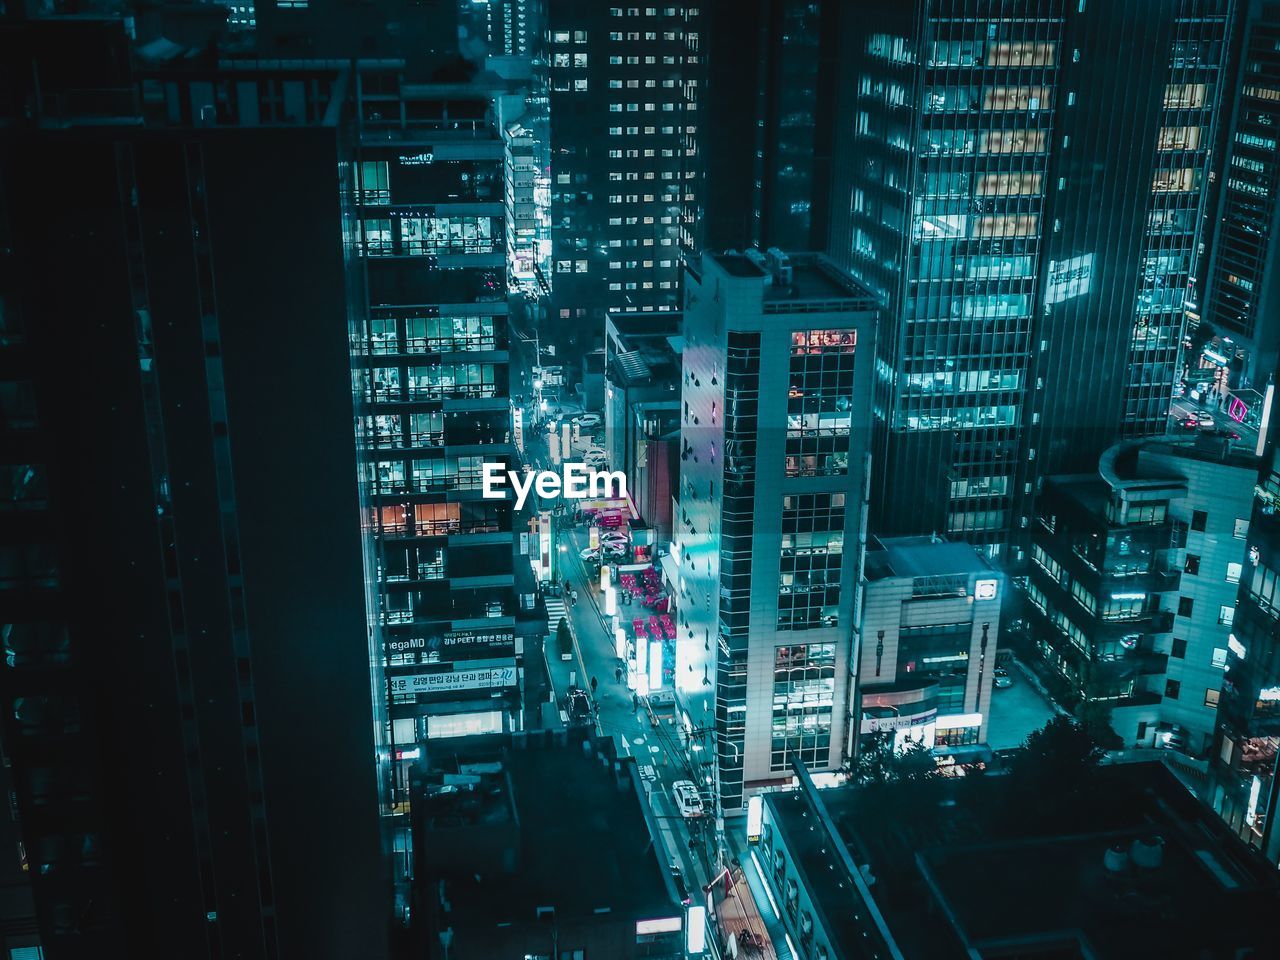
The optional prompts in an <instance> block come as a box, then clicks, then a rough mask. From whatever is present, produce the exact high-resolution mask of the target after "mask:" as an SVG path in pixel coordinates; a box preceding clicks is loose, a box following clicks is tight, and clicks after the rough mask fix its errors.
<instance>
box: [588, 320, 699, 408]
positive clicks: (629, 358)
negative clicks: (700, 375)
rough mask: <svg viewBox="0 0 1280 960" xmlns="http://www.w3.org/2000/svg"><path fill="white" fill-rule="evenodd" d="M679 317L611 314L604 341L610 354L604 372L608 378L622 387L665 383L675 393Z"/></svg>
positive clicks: (678, 374)
mask: <svg viewBox="0 0 1280 960" xmlns="http://www.w3.org/2000/svg"><path fill="white" fill-rule="evenodd" d="M682 316H683V314H681V313H679V312H677V311H665V312H659V313H613V312H611V313H610V314H609V323H608V337H607V340H608V341H609V343H610V347H611V351H610V355H609V357H608V360H607V366H606V370H605V372H606V374H607V375H608V377H609V378H610V379H611V380H612V381H613V382H614V383H616V384H618V385H620V386H623V387H633V386H639V385H643V384H650V383H665V384H668V385H670V386H671V387H672V389H673V390H674V389H675V387H676V385H678V384H679V382H680V350H681V349H682V345H681V340H680V325H681V319H682ZM614 346H616V348H617V349H616V351H614V350H613V349H612V348H613V347H614Z"/></svg>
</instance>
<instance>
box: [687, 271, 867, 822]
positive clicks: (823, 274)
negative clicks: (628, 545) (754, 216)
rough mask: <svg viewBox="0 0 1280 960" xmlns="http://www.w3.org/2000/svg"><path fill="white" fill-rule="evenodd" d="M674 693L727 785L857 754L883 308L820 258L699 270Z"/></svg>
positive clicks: (744, 787) (693, 292)
mask: <svg viewBox="0 0 1280 960" xmlns="http://www.w3.org/2000/svg"><path fill="white" fill-rule="evenodd" d="M685 284H686V290H685V314H684V333H685V340H684V352H683V358H684V376H683V387H682V411H681V422H680V464H679V466H680V486H679V492H678V493H677V495H676V500H677V503H678V507H677V516H676V517H675V518H674V520H673V526H674V528H675V540H674V543H675V547H674V548H673V549H674V552H675V554H676V555H677V557H678V562H679V572H678V576H677V579H678V585H677V586H678V591H677V594H676V597H675V604H676V627H677V630H676V640H675V651H674V653H675V657H674V665H675V688H676V694H677V696H678V697H679V698H680V699H681V701H682V702H683V703H684V706H685V710H686V712H687V713H688V715H689V717H690V722H691V724H692V726H693V727H694V728H695V729H698V730H700V731H702V732H705V733H707V734H714V743H715V748H716V752H717V758H718V765H717V770H716V772H717V774H718V777H719V788H720V796H721V798H722V802H723V806H724V810H725V812H727V813H737V812H740V810H741V808H742V806H743V804H744V802H745V797H746V791H748V790H750V789H752V788H757V789H758V788H760V787H764V786H767V785H769V784H772V783H776V782H779V781H785V780H788V779H789V778H790V772H789V771H790V769H791V763H792V761H793V760H796V759H800V760H803V761H804V762H805V764H806V765H808V766H809V767H811V768H812V769H814V770H818V771H830V770H835V769H838V768H839V766H840V764H841V762H842V760H843V739H844V738H843V734H844V724H845V722H846V719H847V717H848V713H849V702H848V695H849V676H850V673H851V667H850V658H851V657H852V656H853V647H854V640H853V637H854V633H855V631H856V629H857V623H858V613H857V608H858V597H859V594H860V582H861V577H862V553H863V546H864V531H865V504H866V498H867V481H868V476H869V451H870V403H871V389H872V376H873V368H874V362H873V360H874V348H875V336H876V329H875V323H876V303H875V300H874V298H873V297H871V295H870V294H868V293H867V292H866V291H865V290H863V289H862V288H860V287H859V286H858V285H857V284H855V283H854V282H853V281H852V280H851V279H850V278H849V277H848V276H847V275H845V274H843V273H841V272H840V271H838V270H836V269H835V268H834V267H832V265H831V264H830V263H828V262H827V261H826V260H825V259H824V258H822V257H820V256H809V257H800V256H793V257H788V256H787V255H785V254H782V253H780V252H778V251H771V252H770V255H769V257H768V258H766V257H764V256H763V255H761V254H759V253H758V252H757V251H751V252H750V253H749V254H747V255H744V254H739V253H727V254H704V255H703V256H702V258H701V260H700V261H691V262H690V263H689V265H688V267H687V275H686V278H685Z"/></svg>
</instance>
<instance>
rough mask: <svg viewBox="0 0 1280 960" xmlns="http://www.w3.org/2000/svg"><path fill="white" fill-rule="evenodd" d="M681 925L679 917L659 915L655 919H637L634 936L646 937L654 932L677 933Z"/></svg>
mask: <svg viewBox="0 0 1280 960" xmlns="http://www.w3.org/2000/svg"><path fill="white" fill-rule="evenodd" d="M681 926H682V924H681V922H680V918H679V917H660V918H659V919H657V920H637V921H636V936H637V937H646V936H650V935H652V934H655V933H679V931H680V927H681Z"/></svg>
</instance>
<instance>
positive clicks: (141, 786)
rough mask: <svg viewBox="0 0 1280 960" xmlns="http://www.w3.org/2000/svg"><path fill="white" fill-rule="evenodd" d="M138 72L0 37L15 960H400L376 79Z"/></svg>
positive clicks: (0, 367) (15, 29) (88, 36)
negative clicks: (342, 121) (348, 106)
mask: <svg viewBox="0 0 1280 960" xmlns="http://www.w3.org/2000/svg"><path fill="white" fill-rule="evenodd" d="M129 63H130V58H129V51H128V47H127V41H126V39H125V32H124V27H123V24H122V23H121V22H119V21H109V20H90V19H85V20H79V19H77V20H73V21H70V22H33V23H28V24H20V23H19V24H13V23H7V24H5V25H4V26H3V27H0V90H3V94H0V126H3V128H4V129H3V137H2V139H0V184H2V185H3V190H4V194H3V200H0V208H3V209H4V211H5V214H4V217H3V221H2V222H0V232H2V233H3V239H0V250H3V254H2V255H0V270H3V274H4V281H3V283H0V290H3V294H2V295H0V316H2V317H3V334H0V411H2V414H0V416H2V420H0V430H2V431H3V440H2V441H0V450H2V451H3V453H2V454H0V459H2V462H3V473H2V475H3V477H4V483H3V489H2V493H0V633H2V634H3V642H4V648H5V654H4V657H5V661H4V664H3V665H2V666H0V697H2V698H3V701H4V703H3V709H4V715H5V718H6V720H5V722H4V725H3V733H2V735H3V741H4V753H5V766H6V767H7V768H8V769H7V773H8V774H10V775H11V778H12V791H13V792H12V794H11V808H10V809H11V810H12V811H13V812H14V813H15V814H16V816H17V818H18V824H17V829H18V833H19V836H20V841H21V846H10V847H8V848H7V849H6V851H5V854H6V856H8V857H15V856H22V857H23V858H24V861H25V862H24V863H23V865H22V869H23V870H25V871H26V872H27V874H28V876H29V877H30V880H31V884H32V888H33V892H34V897H35V904H36V914H37V918H38V931H39V934H38V935H39V942H38V944H34V945H33V944H32V943H31V940H30V938H24V939H16V938H13V937H12V935H13V934H14V933H15V932H17V931H15V930H14V929H12V928H9V927H8V926H7V925H6V927H5V929H4V931H3V932H2V933H0V936H3V937H4V938H5V939H4V941H3V945H4V947H5V948H6V949H5V951H4V952H5V956H33V955H34V956H40V955H41V954H40V953H39V952H36V953H34V954H33V953H30V952H28V953H20V952H19V953H15V952H13V951H15V950H20V949H29V948H30V947H31V946H40V947H42V948H43V950H44V953H43V955H44V956H47V957H49V958H51V960H59V958H86V960H102V958H113V957H124V956H157V957H160V956H164V957H189V958H219V957H221V958H230V957H242V958H255V960H257V958H261V960H266V958H285V960H287V958H295V957H297V958H300V957H308V958H328V957H332V958H338V957H350V956H361V957H379V956H386V953H387V927H388V920H389V917H390V916H391V895H390V884H389V879H388V877H387V876H386V875H384V874H385V863H384V861H383V858H382V844H381V841H380V838H379V826H378V811H379V780H378V778H377V777H376V775H375V761H376V753H375V736H374V730H375V727H374V723H373V722H372V721H373V718H374V716H375V708H376V700H374V699H373V698H371V692H370V691H371V687H373V686H376V688H377V689H378V690H381V687H382V684H381V681H380V679H379V678H378V677H377V673H376V664H377V660H376V656H377V652H376V651H371V649H370V647H371V643H370V641H371V637H370V635H369V633H368V629H367V628H368V624H367V622H366V617H365V605H366V587H365V582H366V578H365V568H364V565H363V564H362V540H363V538H362V534H361V529H360V520H359V513H360V510H359V499H358V498H359V487H358V482H357V473H356V465H357V453H356V446H355V440H354V436H353V434H352V431H351V422H352V417H353V413H354V411H353V403H352V394H351V388H350V363H349V355H348V348H347V333H346V331H347V323H348V311H350V310H353V309H355V308H357V307H358V306H359V305H358V303H357V302H356V301H354V300H353V299H352V298H350V297H349V296H348V290H349V289H350V288H349V287H348V286H347V273H346V270H345V269H344V255H343V243H342V230H341V221H342V215H343V208H342V205H341V204H342V198H341V197H340V195H339V193H338V191H337V190H336V189H335V187H334V185H335V177H336V174H337V172H338V170H339V165H340V163H341V162H342V161H343V158H344V155H345V154H344V147H343V139H342V137H341V136H340V131H339V127H338V124H337V119H338V118H339V117H340V116H341V108H342V105H343V101H344V96H345V91H347V90H349V89H350V81H351V76H350V73H349V71H348V70H347V68H346V67H345V66H344V65H317V66H313V67H304V66H302V65H296V64H295V65H294V66H293V68H292V69H290V70H288V71H280V72H276V71H273V70H270V69H263V68H261V66H260V65H254V64H248V65H244V66H243V67H242V68H239V69H228V70H221V69H212V68H208V67H205V66H199V65H193V66H191V67H189V68H187V69H177V70H169V71H157V72H154V73H149V74H146V75H131V74H130V72H129V67H128V64H129ZM285 238H287V242H282V240H284V239H285ZM371 656H373V657H375V659H374V665H375V673H374V675H373V680H372V683H371V674H370V665H371V663H370V662H371ZM7 909H8V908H7V906H6V912H7Z"/></svg>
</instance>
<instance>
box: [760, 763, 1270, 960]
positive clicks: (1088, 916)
mask: <svg viewBox="0 0 1280 960" xmlns="http://www.w3.org/2000/svg"><path fill="white" fill-rule="evenodd" d="M1096 776H1097V779H1096V781H1094V782H1093V784H1092V785H1091V788H1090V791H1089V793H1088V794H1087V795H1085V801H1084V802H1083V803H1082V806H1081V808H1080V810H1081V811H1083V812H1079V811H1077V812H1079V815H1078V816H1077V817H1076V822H1073V823H1070V824H1067V823H1064V822H1061V821H1058V820H1055V819H1054V817H1055V816H1057V815H1056V814H1053V813H1048V814H1047V815H1046V817H1045V819H1044V820H1043V821H1042V820H1041V819H1040V814H1041V811H1036V812H1033V813H1030V814H1028V815H1027V816H1025V817H1022V816H1021V814H1019V815H1016V816H1010V815H1009V813H1008V811H1009V810H1010V806H1009V804H1010V800H1011V797H1012V796H1013V794H1012V793H1011V792H1010V790H1011V787H1012V778H1011V777H1009V776H986V777H968V778H964V779H961V780H951V779H947V780H941V781H933V782H930V783H927V784H912V783H907V784H901V785H899V786H896V787H894V786H890V787H877V788H870V789H860V788H850V787H845V788H838V789H832V790H823V791H820V792H819V796H820V797H821V800H822V803H823V804H824V806H825V807H826V809H827V811H828V813H829V815H830V817H831V819H832V821H833V822H834V824H835V825H836V829H837V831H838V832H839V834H840V837H841V838H842V840H843V842H844V843H845V845H846V847H847V849H848V850H849V853H850V856H851V858H852V861H853V863H855V864H857V865H859V866H862V865H864V864H865V865H867V867H868V869H869V871H870V874H871V876H872V877H873V878H874V880H873V882H872V885H871V887H870V891H871V894H872V896H873V897H874V900H875V907H876V909H878V910H879V911H880V912H881V914H882V915H883V917H884V919H885V921H886V923H887V926H888V928H889V930H890V932H891V933H892V935H893V937H894V939H895V940H896V941H897V943H898V946H899V947H900V949H901V950H902V952H903V954H904V955H905V956H906V957H908V958H911V960H917V958H919V960H934V958H938V960H950V958H955V960H966V958H975V957H986V956H991V957H995V956H1019V957H1029V956H1045V957H1049V956H1052V957H1055V958H1067V957H1074V956H1080V957H1093V958H1098V960H1132V958H1136V957H1161V958H1174V957H1188V958H1190V957H1195V958H1200V957H1213V958H1218V957H1222V958H1228V957H1236V956H1242V954H1237V953H1236V950H1237V949H1238V948H1242V947H1258V946H1259V945H1261V944H1263V943H1268V942H1271V941H1270V939H1269V938H1271V937H1273V936H1274V933H1273V932H1272V924H1271V922H1270V921H1269V920H1268V919H1267V918H1269V917H1273V916H1274V913H1275V909H1276V906H1277V896H1276V893H1277V885H1276V878H1275V876H1274V872H1273V871H1271V870H1270V869H1269V867H1268V866H1267V865H1266V864H1265V863H1264V862H1263V861H1262V860H1261V859H1259V858H1257V857H1256V856H1254V855H1253V854H1252V853H1251V852H1249V851H1248V850H1247V849H1246V848H1245V847H1244V845H1243V844H1241V843H1240V842H1239V840H1238V839H1236V838H1235V837H1233V836H1231V835H1230V834H1229V833H1228V832H1227V831H1226V830H1225V829H1224V828H1223V827H1222V825H1221V823H1220V822H1219V821H1217V820H1216V819H1215V818H1214V817H1213V815H1212V813H1211V812H1210V811H1209V810H1208V809H1207V808H1206V807H1204V806H1203V805H1202V804H1200V803H1199V802H1198V801H1197V800H1196V799H1195V798H1194V797H1192V796H1191V795H1190V794H1189V793H1187V791H1186V790H1185V788H1184V787H1182V785H1181V784H1179V783H1178V782H1177V781H1176V780H1175V779H1174V777H1173V776H1172V774H1170V773H1169V771H1168V770H1167V769H1166V768H1165V767H1164V766H1163V764H1161V763H1159V762H1155V761H1153V762H1148V763H1140V764H1124V765H1116V766H1104V767H1102V768H1100V769H1098V770H1097V771H1096ZM768 803H769V804H770V806H771V808H772V810H773V812H774V814H775V816H776V819H777V821H778V823H779V824H780V826H781V827H782V829H783V832H784V833H785V836H786V843H787V845H788V847H789V848H790V849H791V850H792V857H793V860H794V861H795V864H796V866H797V868H798V869H799V870H800V871H801V872H802V873H803V874H804V876H805V878H806V881H807V885H808V887H809V890H810V891H811V893H813V894H814V897H815V907H816V908H817V909H818V911H819V913H820V915H821V916H822V919H823V923H824V926H825V927H826V929H827V930H829V931H830V932H831V933H832V935H833V937H834V939H835V944H834V945H835V946H837V947H838V948H839V949H840V950H841V951H842V952H841V954H840V955H841V956H844V957H849V958H855V957H863V956H869V954H868V952H867V951H866V949H865V946H864V944H865V943H866V942H867V941H866V938H865V937H864V935H863V932H862V925H863V924H866V923H867V922H868V917H869V915H870V910H869V908H868V907H867V906H866V905H865V904H863V903H862V902H860V900H859V898H858V896H857V895H856V892H855V888H854V884H853V883H852V881H851V879H850V877H849V875H848V873H847V871H846V870H845V869H844V868H843V867H842V866H841V863H840V861H839V859H838V858H837V856H836V855H835V854H834V853H833V852H832V850H831V849H830V847H831V843H830V836H829V834H828V833H827V831H825V830H824V829H823V828H822V825H821V823H820V821H819V818H818V817H817V816H816V814H815V812H814V809H813V808H812V806H811V805H810V803H809V802H808V801H807V800H806V799H805V795H804V794H803V793H802V792H801V791H795V792H793V793H782V794H771V795H770V796H769V798H768ZM1019 819H1021V821H1022V822H1020V823H1018V822H1014V821H1017V820H1019ZM1156 836H1158V837H1160V838H1161V839H1162V840H1163V862H1162V864H1161V865H1160V866H1158V867H1154V868H1150V869H1142V868H1139V867H1137V866H1134V865H1132V864H1130V866H1129V867H1128V868H1127V869H1125V870H1123V871H1120V872H1112V871H1110V870H1108V869H1107V868H1106V867H1104V865H1103V859H1104V855H1105V854H1106V853H1107V851H1108V849H1109V848H1111V847H1113V846H1117V847H1123V849H1124V850H1125V851H1129V850H1130V849H1131V848H1132V845H1133V843H1134V841H1135V840H1148V839H1150V838H1152V837H1156ZM1223 918H1230V921H1229V922H1223ZM966 944H967V948H966ZM1042 951H1046V952H1042ZM1257 955H1259V956H1260V955H1261V954H1257ZM1268 955H1270V954H1268Z"/></svg>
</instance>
